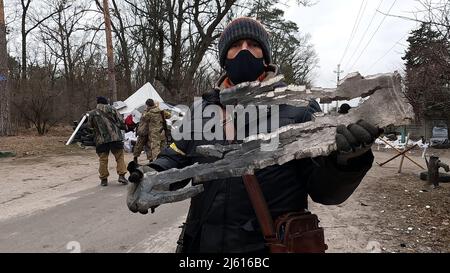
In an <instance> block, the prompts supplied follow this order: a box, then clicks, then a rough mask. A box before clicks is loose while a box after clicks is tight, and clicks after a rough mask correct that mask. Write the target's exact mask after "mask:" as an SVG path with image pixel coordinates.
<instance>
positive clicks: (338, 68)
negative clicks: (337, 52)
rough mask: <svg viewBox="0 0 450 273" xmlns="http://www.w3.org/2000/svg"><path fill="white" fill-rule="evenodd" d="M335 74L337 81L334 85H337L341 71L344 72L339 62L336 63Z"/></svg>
mask: <svg viewBox="0 0 450 273" xmlns="http://www.w3.org/2000/svg"><path fill="white" fill-rule="evenodd" d="M334 73H336V74H337V83H336V86H338V85H339V81H340V80H341V73H344V70H341V64H338V65H337V70H335V71H334Z"/></svg>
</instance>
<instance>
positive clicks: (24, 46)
mask: <svg viewBox="0 0 450 273" xmlns="http://www.w3.org/2000/svg"><path fill="white" fill-rule="evenodd" d="M25 20H26V10H24V11H23V13H22V79H23V80H26V78H27V32H26V29H25Z"/></svg>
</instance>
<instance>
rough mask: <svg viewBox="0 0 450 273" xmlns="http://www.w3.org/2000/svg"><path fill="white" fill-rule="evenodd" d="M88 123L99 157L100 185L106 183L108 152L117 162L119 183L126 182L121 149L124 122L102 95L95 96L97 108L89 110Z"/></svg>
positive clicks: (125, 170) (105, 184)
mask: <svg viewBox="0 0 450 273" xmlns="http://www.w3.org/2000/svg"><path fill="white" fill-rule="evenodd" d="M89 124H90V126H91V127H92V128H93V129H94V136H95V145H96V152H97V155H98V157H99V161H100V167H99V169H98V171H99V173H100V180H101V185H102V186H107V185H108V176H109V172H108V156H109V152H110V151H111V153H112V154H113V155H114V157H115V159H116V162H117V167H116V169H117V174H118V175H119V180H118V182H119V183H122V184H125V185H126V184H128V180H127V179H126V178H125V174H126V173H127V168H126V166H125V159H124V151H123V135H122V132H121V130H125V123H124V121H123V120H122V118H121V116H120V114H119V113H118V112H117V110H116V109H114V108H113V107H112V106H110V105H108V100H107V99H106V98H104V97H97V108H96V109H95V110H92V111H91V112H89Z"/></svg>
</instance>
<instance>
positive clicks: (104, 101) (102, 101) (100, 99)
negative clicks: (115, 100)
mask: <svg viewBox="0 0 450 273" xmlns="http://www.w3.org/2000/svg"><path fill="white" fill-rule="evenodd" d="M97 104H108V99H107V98H105V97H102V96H99V97H97Z"/></svg>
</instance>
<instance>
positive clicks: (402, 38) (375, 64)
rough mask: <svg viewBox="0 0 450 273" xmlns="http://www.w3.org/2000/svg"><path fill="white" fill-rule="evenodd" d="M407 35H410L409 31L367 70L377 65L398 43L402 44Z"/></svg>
mask: <svg viewBox="0 0 450 273" xmlns="http://www.w3.org/2000/svg"><path fill="white" fill-rule="evenodd" d="M406 35H408V33H406V34H405V35H403V36H402V38H400V40H398V41H397V42H396V43H395V44H394V45H393V46H392V47H391V48H390V49H389V50H388V51H387V52H386V53H385V54H384V55H383V56H381V58H379V59H378V60H377V61H376V62H374V63H373V64H372V65H371V66H370V67H369V69H368V70H367V71H370V70H371V69H372V68H373V67H374V66H375V65H377V64H378V63H379V62H380V61H381V60H383V59H384V58H385V57H386V56H387V55H388V54H389V52H391V51H392V50H393V49H394V48H395V47H396V46H397V45H401V43H400V42H401V41H402V40H403V39H404V38H405V37H406Z"/></svg>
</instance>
